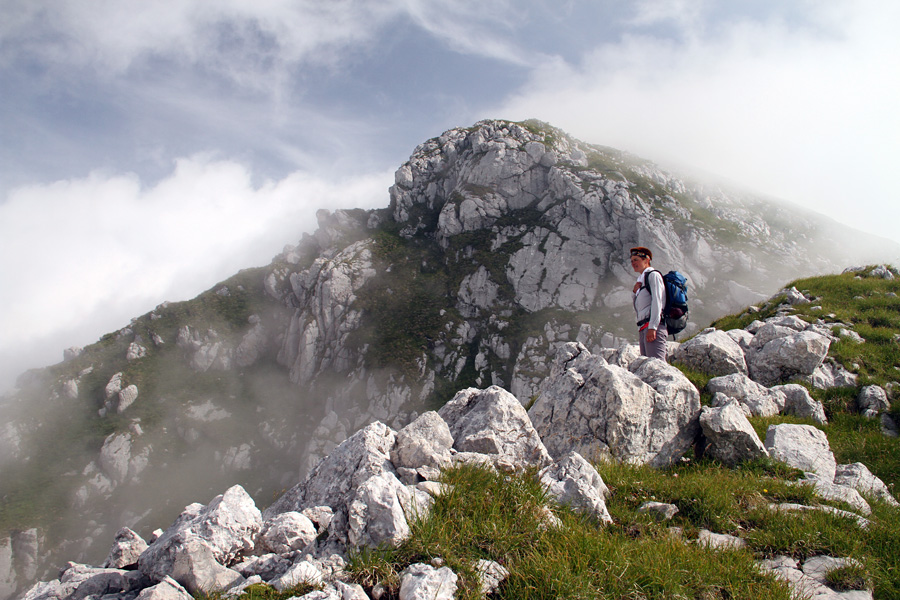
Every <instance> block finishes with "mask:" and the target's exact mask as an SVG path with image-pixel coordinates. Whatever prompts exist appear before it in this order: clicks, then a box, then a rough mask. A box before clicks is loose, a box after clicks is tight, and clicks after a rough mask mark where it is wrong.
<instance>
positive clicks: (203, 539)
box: [138, 485, 262, 592]
mask: <svg viewBox="0 0 900 600" xmlns="http://www.w3.org/2000/svg"><path fill="white" fill-rule="evenodd" d="M261 527H262V517H261V515H260V512H259V509H257V508H256V505H255V503H254V502H253V499H252V498H251V497H250V496H249V495H248V494H247V492H245V491H244V489H243V488H242V487H241V486H238V485H236V486H232V487H231V488H229V489H228V490H227V491H226V492H225V493H224V494H222V495H219V496H216V497H215V498H214V499H213V500H212V502H210V503H209V504H208V505H207V506H202V505H198V504H192V505H190V506H188V507H187V508H186V509H185V511H184V512H183V513H182V514H181V516H179V517H178V519H176V520H175V523H173V524H172V526H171V527H169V529H167V530H166V531H165V533H163V535H162V536H160V538H159V539H157V540H156V541H154V542H153V543H152V544H150V546H149V547H148V548H147V549H146V550H145V551H144V552H143V553H142V554H141V556H140V560H139V562H138V564H139V567H140V569H141V571H142V572H143V573H146V574H147V575H148V576H150V577H151V578H152V579H153V580H155V581H162V580H163V579H164V578H165V577H166V576H171V577H172V578H173V579H175V581H177V582H179V583H180V584H182V585H183V586H185V588H187V589H188V591H191V592H193V591H196V590H197V589H207V590H210V589H226V588H227V587H230V586H231V585H234V584H235V583H237V582H239V580H240V579H241V575H240V574H239V573H237V572H236V571H232V570H231V569H227V568H226V567H225V566H224V565H227V564H229V563H231V562H232V561H233V560H234V559H235V558H236V557H237V556H239V555H240V554H241V553H242V552H246V551H249V550H252V549H253V545H254V544H253V541H254V539H255V537H256V535H257V534H258V533H259V530H260V528H261Z"/></svg>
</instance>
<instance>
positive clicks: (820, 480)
mask: <svg viewBox="0 0 900 600" xmlns="http://www.w3.org/2000/svg"><path fill="white" fill-rule="evenodd" d="M803 481H804V482H807V483H811V484H812V485H813V487H814V488H815V489H816V494H818V495H819V496H821V497H822V498H824V499H826V500H832V501H835V502H843V503H844V504H848V505H850V506H851V507H852V508H853V510H855V511H856V512H858V513H860V514H863V515H870V514H872V507H870V506H869V503H868V502H866V499H865V498H863V497H862V495H861V494H860V493H859V492H858V491H856V490H855V489H853V488H852V487H850V486H847V485H841V484H838V483H835V482H834V481H833V480H831V479H828V478H827V477H826V476H824V475H819V474H817V473H807V474H806V478H805V479H804V480H803Z"/></svg>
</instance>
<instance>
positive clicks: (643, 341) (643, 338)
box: [638, 329, 647, 356]
mask: <svg viewBox="0 0 900 600" xmlns="http://www.w3.org/2000/svg"><path fill="white" fill-rule="evenodd" d="M638 345H639V346H640V348H641V356H647V330H646V329H641V330H640V331H638Z"/></svg>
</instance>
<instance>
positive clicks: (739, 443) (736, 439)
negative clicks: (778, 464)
mask: <svg viewBox="0 0 900 600" xmlns="http://www.w3.org/2000/svg"><path fill="white" fill-rule="evenodd" d="M700 427H701V428H702V430H703V437H704V438H705V439H706V449H705V452H706V453H707V454H708V455H709V456H710V457H712V458H713V459H715V460H718V461H721V462H723V463H725V464H726V465H736V464H738V463H742V462H745V461H748V460H753V459H755V458H761V457H763V456H768V455H769V453H768V451H767V450H766V447H765V446H764V445H763V443H762V442H761V441H760V440H759V436H757V435H756V432H755V431H754V430H753V426H752V425H750V421H748V420H747V417H746V415H745V414H744V410H743V409H742V407H741V405H740V404H739V403H738V401H737V400H733V399H732V400H729V401H727V402H725V403H723V404H722V405H721V406H718V407H710V406H704V407H703V409H702V410H701V412H700Z"/></svg>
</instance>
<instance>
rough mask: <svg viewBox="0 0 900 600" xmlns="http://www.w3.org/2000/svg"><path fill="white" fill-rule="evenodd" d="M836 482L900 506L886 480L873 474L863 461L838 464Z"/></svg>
mask: <svg viewBox="0 0 900 600" xmlns="http://www.w3.org/2000/svg"><path fill="white" fill-rule="evenodd" d="M834 482H835V483H836V484H838V485H845V486H848V487H851V488H853V489H855V490H856V491H858V492H861V493H863V494H868V495H870V496H874V497H876V498H878V499H879V500H883V501H885V502H887V503H888V504H890V505H892V506H900V502H897V499H896V498H894V496H893V494H891V491H890V489H888V487H887V486H886V485H885V484H884V482H883V481H882V480H881V479H879V478H878V477H876V476H875V475H873V474H872V472H871V471H869V469H868V467H866V465H864V464H862V463H858V462H857V463H851V464H849V465H838V466H837V469H836V471H835V476H834Z"/></svg>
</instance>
